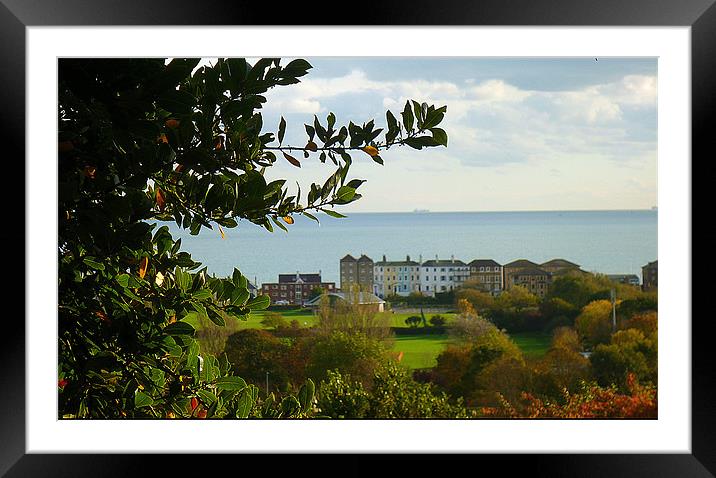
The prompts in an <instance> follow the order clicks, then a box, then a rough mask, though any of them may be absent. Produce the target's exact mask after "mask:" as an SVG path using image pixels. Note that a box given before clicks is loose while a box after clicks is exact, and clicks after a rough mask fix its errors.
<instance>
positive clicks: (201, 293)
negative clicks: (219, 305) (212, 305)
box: [191, 289, 212, 300]
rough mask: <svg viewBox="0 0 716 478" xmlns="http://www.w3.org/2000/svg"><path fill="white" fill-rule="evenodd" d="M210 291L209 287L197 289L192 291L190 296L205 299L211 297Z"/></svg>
mask: <svg viewBox="0 0 716 478" xmlns="http://www.w3.org/2000/svg"><path fill="white" fill-rule="evenodd" d="M211 295H212V294H211V291H210V290H209V289H199V290H197V291H196V292H194V293H193V294H192V295H191V297H192V298H193V299H197V300H205V299H209V298H211Z"/></svg>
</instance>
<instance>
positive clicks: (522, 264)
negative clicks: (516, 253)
mask: <svg viewBox="0 0 716 478" xmlns="http://www.w3.org/2000/svg"><path fill="white" fill-rule="evenodd" d="M505 267H536V268H539V264H535V263H534V262H532V261H528V260H527V259H517V260H516V261H512V262H510V263H509V264H505Z"/></svg>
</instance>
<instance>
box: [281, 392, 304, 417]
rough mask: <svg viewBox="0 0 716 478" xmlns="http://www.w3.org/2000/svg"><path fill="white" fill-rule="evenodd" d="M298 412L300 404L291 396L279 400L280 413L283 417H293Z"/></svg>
mask: <svg viewBox="0 0 716 478" xmlns="http://www.w3.org/2000/svg"><path fill="white" fill-rule="evenodd" d="M299 410H301V404H300V403H299V402H298V400H297V399H296V397H294V396H293V395H289V396H288V397H286V398H284V399H283V400H281V411H282V412H283V416H284V417H290V416H293V415H295V414H296V413H298V411H299Z"/></svg>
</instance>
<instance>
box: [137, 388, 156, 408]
mask: <svg viewBox="0 0 716 478" xmlns="http://www.w3.org/2000/svg"><path fill="white" fill-rule="evenodd" d="M153 403H154V400H152V397H150V396H149V395H147V394H146V393H144V392H142V391H140V390H137V393H136V394H135V395H134V406H135V408H142V407H148V406H149V405H152V404H153Z"/></svg>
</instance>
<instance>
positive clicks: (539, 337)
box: [510, 332, 552, 358]
mask: <svg viewBox="0 0 716 478" xmlns="http://www.w3.org/2000/svg"><path fill="white" fill-rule="evenodd" d="M510 338H511V339H512V340H513V341H514V342H515V343H516V344H517V346H518V347H519V348H520V349H521V350H522V353H523V354H524V356H525V357H527V358H539V357H541V356H543V355H544V354H546V353H547V350H549V346H550V343H551V342H552V336H551V335H549V334H540V333H535V332H523V333H520V334H510Z"/></svg>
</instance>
